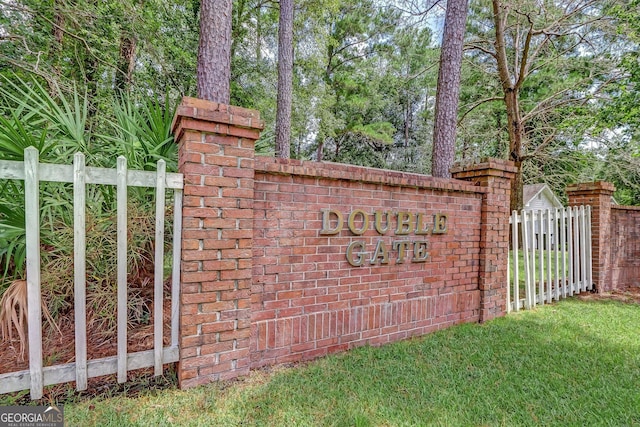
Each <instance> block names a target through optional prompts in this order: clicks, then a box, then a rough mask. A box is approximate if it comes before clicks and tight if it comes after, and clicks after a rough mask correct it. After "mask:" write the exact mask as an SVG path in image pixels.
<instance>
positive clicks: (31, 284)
mask: <svg viewBox="0 0 640 427" xmlns="http://www.w3.org/2000/svg"><path fill="white" fill-rule="evenodd" d="M38 158H39V154H38V150H36V149H35V148H33V147H29V148H27V149H26V150H25V151H24V204H25V212H26V219H25V233H26V236H25V238H26V248H27V307H28V323H27V324H28V333H29V373H30V378H31V399H34V400H35V399H40V398H41V397H42V394H43V378H42V310H41V308H40V304H41V295H40V178H39V175H38Z"/></svg>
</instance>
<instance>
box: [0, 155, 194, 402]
mask: <svg viewBox="0 0 640 427" xmlns="http://www.w3.org/2000/svg"><path fill="white" fill-rule="evenodd" d="M0 179H16V180H24V182H25V184H24V187H25V211H26V224H25V225H26V248H27V293H28V295H27V306H28V337H29V370H25V371H20V372H12V373H7V374H2V375H0V393H9V392H13V391H19V390H27V389H30V391H31V398H32V399H39V398H41V397H42V395H43V387H44V386H46V385H52V384H60V383H64V382H69V381H76V388H77V389H78V390H85V389H86V388H87V379H88V378H92V377H98V376H102V375H109V374H115V373H117V374H118V382H121V383H122V382H125V381H126V380H127V371H130V370H134V369H140V368H146V367H154V373H155V375H161V374H162V367H163V364H166V363H172V362H177V361H178V310H179V306H178V298H179V291H180V241H181V240H180V239H181V230H182V188H183V176H182V175H181V174H176V173H166V166H165V162H164V161H163V160H160V161H159V162H158V163H157V171H156V172H147V171H135V170H128V169H127V162H126V159H125V158H124V157H119V158H118V160H117V169H105V168H94V167H86V166H85V156H84V155H83V154H82V153H77V154H76V155H75V157H74V161H73V165H72V166H71V165H56V164H47V163H39V155H38V151H37V150H36V149H35V148H33V147H29V148H27V149H26V150H25V153H24V162H16V161H0ZM43 181H49V182H64V183H72V184H73V195H74V200H73V206H74V270H75V271H74V306H75V362H73V363H67V364H63V365H54V366H47V367H43V354H42V313H41V307H40V301H41V292H40V203H39V183H40V182H43ZM87 184H100V185H114V186H116V187H117V189H116V193H117V248H118V249H117V278H118V279H117V280H118V284H117V339H118V341H117V355H116V356H112V357H106V358H102V359H95V360H87V328H86V318H87V316H86V260H85V250H86V242H85V240H86V238H85V233H86V230H85V209H86V206H85V201H86V199H85V191H86V185H87ZM127 187H151V188H155V189H156V224H155V242H156V244H155V260H154V263H155V270H154V309H153V313H154V319H153V324H154V345H153V350H147V351H139V352H135V353H127ZM167 189H172V190H174V209H173V212H174V217H173V265H172V269H173V270H172V285H171V343H170V345H169V347H164V346H163V342H162V337H163V261H164V228H165V225H164V221H165V193H166V190H167Z"/></svg>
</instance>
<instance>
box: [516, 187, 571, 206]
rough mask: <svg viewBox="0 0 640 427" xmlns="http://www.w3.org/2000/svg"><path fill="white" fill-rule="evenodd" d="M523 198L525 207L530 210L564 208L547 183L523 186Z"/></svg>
mask: <svg viewBox="0 0 640 427" xmlns="http://www.w3.org/2000/svg"><path fill="white" fill-rule="evenodd" d="M522 199H523V202H524V209H525V210H528V211H532V210H539V209H555V208H562V202H560V200H559V199H558V198H557V197H556V195H555V194H553V191H551V189H550V188H549V186H548V185H547V184H531V185H525V186H524V187H523V188H522Z"/></svg>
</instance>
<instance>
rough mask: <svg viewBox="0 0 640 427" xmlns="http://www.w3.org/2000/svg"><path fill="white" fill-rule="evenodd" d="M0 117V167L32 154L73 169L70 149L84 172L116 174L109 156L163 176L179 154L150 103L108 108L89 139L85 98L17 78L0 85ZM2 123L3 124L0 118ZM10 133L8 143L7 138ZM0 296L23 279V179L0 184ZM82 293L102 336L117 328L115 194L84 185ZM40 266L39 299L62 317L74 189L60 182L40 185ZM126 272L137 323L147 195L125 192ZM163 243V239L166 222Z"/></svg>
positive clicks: (127, 99) (167, 115)
mask: <svg viewBox="0 0 640 427" xmlns="http://www.w3.org/2000/svg"><path fill="white" fill-rule="evenodd" d="M4 83H5V84H3V85H0V97H1V98H2V99H3V100H4V103H3V105H2V107H1V110H2V111H3V112H4V114H5V116H8V117H10V119H4V120H2V119H0V159H4V160H22V158H23V152H22V150H23V148H25V146H28V145H34V146H36V147H38V148H40V149H41V150H42V151H41V155H40V161H41V162H46V163H57V164H71V163H72V161H73V160H72V156H73V154H74V153H75V152H77V151H81V150H82V151H84V153H85V154H86V156H87V160H88V165H89V166H99V167H114V166H115V160H116V157H117V156H119V155H123V156H125V158H126V159H127V163H128V167H129V168H131V169H145V170H154V169H155V164H156V162H157V161H158V160H161V159H162V160H164V161H165V162H166V163H167V169H168V170H170V171H171V170H176V168H177V146H176V144H175V143H174V140H173V135H172V134H171V122H172V119H173V116H174V112H175V107H174V106H173V105H172V103H171V102H170V101H169V98H168V97H165V98H164V101H161V100H155V99H151V98H148V97H145V98H143V99H142V100H139V99H136V97H134V96H133V95H126V96H124V97H122V98H121V99H120V100H119V101H116V102H114V105H113V109H112V111H113V112H114V116H113V118H112V119H110V120H104V130H105V131H108V132H109V133H97V132H95V131H94V129H92V127H91V125H90V121H89V120H88V110H89V103H88V98H87V96H81V95H80V94H78V93H77V92H73V93H71V94H70V95H65V94H61V93H58V94H56V95H52V94H50V93H49V91H48V90H47V89H45V87H44V86H42V85H41V84H40V83H39V82H38V81H36V80H33V79H30V80H23V79H21V78H20V77H19V76H11V77H7V78H5V79H4ZM0 117H3V116H0ZM14 135H15V137H14ZM0 186H1V187H0V263H1V264H0V265H1V267H2V269H3V275H2V281H1V284H0V289H4V288H5V287H6V286H7V285H8V284H9V283H10V282H11V281H12V280H13V279H15V278H23V277H24V271H25V270H24V268H25V265H24V264H25V212H24V203H23V202H22V200H24V187H23V184H22V182H21V181H11V180H5V181H3V182H2V183H0ZM86 192H87V194H86V198H87V202H86V203H87V206H86V212H87V220H86V221H87V222H86V230H87V231H86V239H87V257H86V258H87V288H88V307H89V310H90V312H91V313H92V315H93V316H92V321H94V322H100V323H101V326H100V328H99V329H100V330H102V331H104V332H105V333H107V334H108V333H111V332H113V331H114V330H115V318H114V313H115V311H116V310H115V304H116V299H115V298H114V295H115V294H114V292H115V291H114V290H115V286H116V282H117V280H116V276H117V275H116V264H115V263H114V262H112V260H113V257H114V256H115V254H116V237H115V235H116V234H115V228H116V218H115V213H116V203H115V188H113V187H108V186H92V185H90V186H87V189H86ZM40 205H41V210H40V226H41V230H40V231H41V234H40V238H41V265H42V287H43V295H45V299H46V301H47V303H48V307H49V309H50V311H51V313H52V314H53V315H54V316H56V315H58V314H60V313H64V312H66V311H68V310H69V309H70V307H71V303H72V299H73V271H74V267H73V247H74V236H73V226H74V217H73V191H72V188H71V186H69V185H67V184H61V183H44V182H43V183H41V185H40ZM128 212H129V219H128V231H129V242H128V248H129V253H128V267H129V278H128V280H129V285H130V289H131V290H130V293H131V295H130V296H129V300H130V304H131V310H132V311H133V312H134V313H137V314H135V315H134V316H133V318H134V319H138V321H142V320H143V318H144V313H143V312H145V310H146V313H147V316H148V312H149V310H148V308H147V309H145V308H144V307H146V306H147V305H148V303H149V301H150V300H151V296H150V295H149V292H148V291H149V289H151V287H149V286H147V285H148V283H150V281H151V279H150V278H151V277H153V259H154V246H153V238H154V226H155V225H154V224H155V211H154V192H153V190H152V189H151V190H150V189H142V188H132V189H130V190H129V207H128ZM166 227H167V231H168V232H166V233H165V235H170V234H171V233H170V228H171V221H167V224H166Z"/></svg>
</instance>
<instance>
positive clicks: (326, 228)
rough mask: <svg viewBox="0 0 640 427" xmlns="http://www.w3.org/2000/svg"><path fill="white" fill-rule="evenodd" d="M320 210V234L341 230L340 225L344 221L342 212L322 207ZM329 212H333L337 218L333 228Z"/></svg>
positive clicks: (336, 232)
mask: <svg viewBox="0 0 640 427" xmlns="http://www.w3.org/2000/svg"><path fill="white" fill-rule="evenodd" d="M321 212H322V230H320V234H323V235H327V234H338V233H339V232H340V231H342V225H343V223H344V218H343V216H342V212H340V211H336V210H333V209H322V210H321ZM331 214H334V215H335V216H336V218H337V220H338V222H337V224H336V226H335V228H331Z"/></svg>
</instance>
